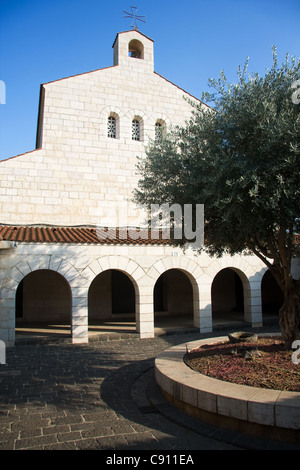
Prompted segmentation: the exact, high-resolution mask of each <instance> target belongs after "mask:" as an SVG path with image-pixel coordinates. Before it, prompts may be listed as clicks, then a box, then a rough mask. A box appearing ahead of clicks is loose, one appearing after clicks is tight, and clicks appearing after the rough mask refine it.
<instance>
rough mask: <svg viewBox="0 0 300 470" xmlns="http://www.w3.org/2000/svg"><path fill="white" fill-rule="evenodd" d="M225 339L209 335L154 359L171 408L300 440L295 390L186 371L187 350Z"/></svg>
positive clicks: (299, 407)
mask: <svg viewBox="0 0 300 470" xmlns="http://www.w3.org/2000/svg"><path fill="white" fill-rule="evenodd" d="M221 341H228V337H218V338H210V339H204V340H199V341H193V342H190V343H184V344H180V345H177V346H173V347H172V348H170V349H167V350H166V351H164V352H162V353H161V354H160V355H159V356H157V358H156V360H155V377H156V381H157V384H158V385H159V387H160V389H161V391H162V393H163V394H164V395H165V397H166V398H167V399H168V400H169V401H171V402H172V403H173V404H174V405H175V406H177V407H179V408H180V409H182V410H184V411H186V412H187V413H189V414H191V415H193V416H195V417H198V418H200V419H202V420H205V421H208V422H210V423H212V424H216V425H220V426H224V427H227V428H230V429H235V430H239V431H242V432H245V433H250V434H254V435H256V436H259V437H267V438H274V439H280V440H283V441H290V442H296V443H300V433H299V430H300V393H299V392H286V391H280V390H270V389H264V388H258V387H250V386H246V385H239V384H234V383H230V382H225V381H221V380H218V379H215V378H212V377H208V376H206V375H203V374H200V373H199V372H196V371H193V370H192V369H190V368H189V367H188V366H187V365H186V364H185V363H184V361H183V357H184V355H185V354H186V352H187V350H188V351H191V350H192V349H194V348H197V347H199V346H200V345H203V344H213V343H216V342H221Z"/></svg>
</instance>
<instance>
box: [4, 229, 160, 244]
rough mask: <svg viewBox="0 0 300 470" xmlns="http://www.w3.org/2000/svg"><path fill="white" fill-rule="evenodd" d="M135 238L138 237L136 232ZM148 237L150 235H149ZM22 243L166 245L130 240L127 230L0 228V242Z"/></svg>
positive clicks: (150, 239) (158, 240)
mask: <svg viewBox="0 0 300 470" xmlns="http://www.w3.org/2000/svg"><path fill="white" fill-rule="evenodd" d="M136 233H137V236H138V232H136ZM149 235H150V234H149ZM1 239H3V240H9V241H14V242H20V243H22V242H24V243H74V244H81V243H82V244H86V243H88V244H97V245H98V244H104V245H105V244H114V245H120V244H126V245H131V244H135V245H136V244H138V245H157V244H159V245H167V244H168V243H169V241H168V240H166V239H163V238H162V237H160V238H157V239H152V238H151V237H150V236H149V237H148V238H137V239H135V238H132V237H130V236H129V234H128V232H127V230H124V229H123V230H122V229H109V230H108V231H105V230H104V229H100V228H99V229H96V228H90V227H52V226H32V225H29V226H16V225H13V226H11V225H10V226H8V225H2V226H0V240H1Z"/></svg>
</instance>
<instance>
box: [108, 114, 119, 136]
mask: <svg viewBox="0 0 300 470" xmlns="http://www.w3.org/2000/svg"><path fill="white" fill-rule="evenodd" d="M107 137H111V138H112V139H116V137H117V125H116V118H115V117H114V116H109V117H108V120H107Z"/></svg>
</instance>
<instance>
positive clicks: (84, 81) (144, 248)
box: [0, 30, 274, 345]
mask: <svg viewBox="0 0 300 470" xmlns="http://www.w3.org/2000/svg"><path fill="white" fill-rule="evenodd" d="M185 98H188V99H185ZM190 99H192V100H194V101H198V100H197V99H196V98H194V97H192V96H191V95H189V93H187V92H185V91H184V90H182V89H181V88H179V87H178V86H176V85H174V84H173V83H171V82H170V81H169V80H167V79H166V78H164V77H162V76H161V75H159V74H158V73H156V72H155V71H154V59H153V41H152V40H151V39H149V38H148V37H146V36H145V35H144V34H142V33H141V32H139V31H137V30H132V31H126V32H122V33H119V34H118V35H117V37H116V39H115V41H114V44H113V66H111V67H107V68H103V69H100V70H95V71H92V72H88V73H83V74H81V75H76V76H72V77H68V78H64V79H60V80H57V81H54V82H50V83H46V84H43V85H42V86H41V89H40V104H39V115H38V129H37V145H36V149H35V150H33V151H32V152H28V153H25V154H23V155H18V156H16V157H13V158H9V159H7V160H3V161H1V162H0V172H1V181H0V205H1V207H0V213H1V218H0V222H1V227H0V240H1V241H0V248H1V249H0V282H1V290H0V292H1V299H0V339H1V340H3V341H5V342H6V343H8V344H12V345H13V344H14V341H15V325H16V321H17V322H20V321H21V322H57V323H59V322H64V323H66V322H67V323H68V324H70V331H71V336H72V341H73V342H74V343H84V342H87V341H88V335H89V331H88V330H89V324H91V322H101V321H103V320H104V319H112V318H115V319H122V318H123V317H124V314H126V315H130V314H131V316H132V318H133V320H135V325H136V331H137V332H138V333H139V335H140V337H141V338H149V337H153V335H154V322H155V318H156V317H157V316H159V315H161V316H163V315H165V316H167V315H168V316H169V318H170V319H171V318H172V316H176V315H178V316H179V315H190V316H191V318H193V323H194V326H196V327H197V328H199V330H200V331H201V332H209V331H211V330H212V327H213V315H214V311H219V310H223V311H225V312H226V311H227V312H229V311H231V310H233V309H235V310H238V311H239V312H241V319H242V320H244V321H247V322H249V323H251V324H252V325H261V324H262V321H263V316H262V315H263V314H262V299H263V296H265V298H266V301H265V303H266V304H268V303H269V304H270V303H271V301H270V299H268V297H270V294H269V292H270V289H265V291H264V293H263V290H262V284H263V282H262V281H263V280H264V279H265V276H264V275H265V273H266V271H267V269H266V267H265V266H264V265H263V264H262V263H261V262H260V261H259V260H258V259H257V258H256V257H254V256H236V257H223V258H222V259H214V258H211V257H209V256H208V255H206V254H201V255H200V256H198V255H196V254H195V253H194V252H192V251H191V252H187V253H185V254H184V253H183V252H182V251H181V250H180V249H177V248H174V247H172V246H170V245H168V243H167V242H166V241H165V240H142V239H129V238H126V239H120V237H119V238H118V237H111V238H110V237H107V238H106V239H99V237H97V231H96V227H97V226H99V225H101V226H109V227H111V228H114V227H115V221H116V214H117V215H119V216H122V213H123V212H124V210H125V209H124V208H126V209H128V211H127V216H128V224H129V225H130V226H136V225H137V224H138V225H139V224H140V220H138V217H137V211H136V208H135V207H134V205H133V204H132V203H131V199H132V191H133V189H134V188H135V187H136V185H137V182H138V175H137V171H136V163H137V157H143V155H144V154H145V145H146V144H147V141H148V139H149V138H159V137H160V135H161V133H162V132H165V130H166V129H168V128H170V126H171V125H177V124H184V122H185V121H186V120H187V119H188V118H189V117H190V114H191V110H192V108H191V105H190V102H189V100H190ZM202 105H203V106H204V104H202ZM117 233H118V232H117ZM269 282H270V283H271V285H272V280H269ZM272 299H274V295H273V294H272ZM272 299H271V300H272Z"/></svg>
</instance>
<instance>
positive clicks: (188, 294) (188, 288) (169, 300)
mask: <svg viewBox="0 0 300 470" xmlns="http://www.w3.org/2000/svg"><path fill="white" fill-rule="evenodd" d="M153 305H154V323H155V325H157V326H158V325H159V326H162V325H163V326H164V327H165V328H170V327H178V326H181V327H182V326H186V327H187V326H190V327H191V326H193V325H194V288H193V285H192V282H191V280H190V278H189V277H188V275H187V274H186V273H185V272H184V271H183V270H181V269H174V268H173V269H169V270H167V271H165V272H163V273H162V274H161V275H160V276H159V278H158V279H157V281H156V283H155V285H154V289H153Z"/></svg>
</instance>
